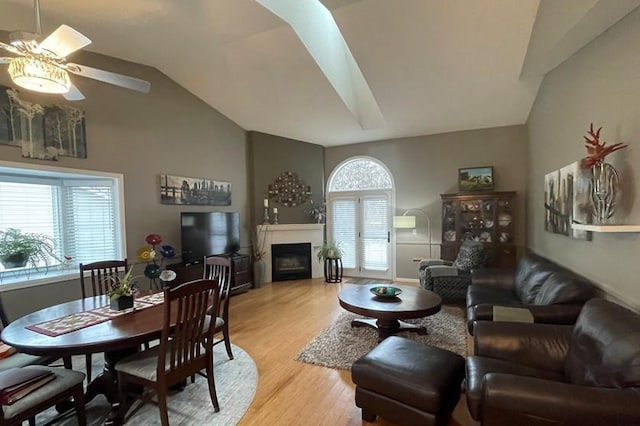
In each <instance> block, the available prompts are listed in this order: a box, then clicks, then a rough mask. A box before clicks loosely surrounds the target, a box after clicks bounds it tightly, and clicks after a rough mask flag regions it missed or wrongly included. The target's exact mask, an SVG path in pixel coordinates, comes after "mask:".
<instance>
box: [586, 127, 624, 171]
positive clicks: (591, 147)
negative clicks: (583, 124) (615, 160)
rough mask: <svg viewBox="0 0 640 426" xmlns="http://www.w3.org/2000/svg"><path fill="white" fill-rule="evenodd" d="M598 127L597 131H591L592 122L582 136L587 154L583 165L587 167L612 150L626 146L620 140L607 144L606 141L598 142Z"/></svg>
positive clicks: (600, 160)
mask: <svg viewBox="0 0 640 426" xmlns="http://www.w3.org/2000/svg"><path fill="white" fill-rule="evenodd" d="M600 130H602V127H600V128H599V129H598V130H597V131H595V132H594V131H593V123H591V126H590V127H589V131H588V132H587V136H584V140H585V145H584V146H585V147H586V148H587V153H588V154H589V155H587V156H586V157H585V159H584V165H585V166H587V167H593V166H595V165H596V164H597V163H600V162H602V161H603V160H604V157H606V156H607V155H609V154H611V153H612V152H614V151H617V150H619V149H622V148H626V147H627V145H625V144H624V143H622V142H619V143H614V144H613V145H609V146H607V143H606V142H604V141H603V142H600Z"/></svg>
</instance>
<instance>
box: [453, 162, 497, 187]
mask: <svg viewBox="0 0 640 426" xmlns="http://www.w3.org/2000/svg"><path fill="white" fill-rule="evenodd" d="M458 190H459V191H460V192H466V191H491V190H493V167H492V166H484V167H465V168H461V169H458Z"/></svg>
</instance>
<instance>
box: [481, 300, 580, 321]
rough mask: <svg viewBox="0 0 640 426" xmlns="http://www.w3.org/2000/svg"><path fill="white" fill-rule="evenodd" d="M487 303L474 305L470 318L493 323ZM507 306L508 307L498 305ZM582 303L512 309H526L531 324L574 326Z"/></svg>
mask: <svg viewBox="0 0 640 426" xmlns="http://www.w3.org/2000/svg"><path fill="white" fill-rule="evenodd" d="M494 306H497V305H492V304H489V303H484V304H482V305H474V306H472V307H470V309H473V316H472V318H473V319H474V320H475V321H493V307H494ZM500 306H509V305H500ZM582 306H583V304H582V303H572V304H558V305H513V307H514V308H522V309H528V310H529V312H531V315H533V322H535V323H540V324H575V323H576V319H577V318H578V315H580V311H581V310H582Z"/></svg>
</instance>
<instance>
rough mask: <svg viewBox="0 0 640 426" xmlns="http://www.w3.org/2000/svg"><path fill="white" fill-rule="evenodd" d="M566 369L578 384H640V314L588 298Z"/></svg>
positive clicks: (576, 329) (621, 386) (636, 385)
mask: <svg viewBox="0 0 640 426" xmlns="http://www.w3.org/2000/svg"><path fill="white" fill-rule="evenodd" d="M565 371H566V374H567V377H568V378H569V380H570V381H571V383H574V384H578V385H585V386H597V387H610V388H626V387H640V316H639V315H638V314H637V313H634V312H632V311H630V310H628V309H625V308H623V307H622V306H620V305H617V304H615V303H612V302H609V301H607V300H604V299H591V300H590V301H588V302H587V303H586V304H585V305H584V307H583V308H582V311H581V312H580V316H579V317H578V321H577V322H576V325H575V328H574V330H573V336H572V339H571V344H570V346H569V353H568V355H567V359H566V363H565Z"/></svg>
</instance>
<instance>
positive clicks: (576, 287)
mask: <svg viewBox="0 0 640 426" xmlns="http://www.w3.org/2000/svg"><path fill="white" fill-rule="evenodd" d="M594 293H595V288H594V287H593V286H592V285H591V284H590V283H589V282H588V281H586V280H585V279H583V278H581V277H579V276H578V275H576V274H574V273H573V272H571V271H568V270H566V269H557V270H556V271H554V272H553V273H552V274H551V275H549V277H548V278H547V279H546V280H545V281H544V283H543V284H542V285H541V286H540V289H539V291H538V294H537V295H536V297H535V299H534V300H533V302H532V303H531V304H533V305H553V304H558V303H576V302H585V301H587V300H589V299H591V298H592V297H593V296H594Z"/></svg>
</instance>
